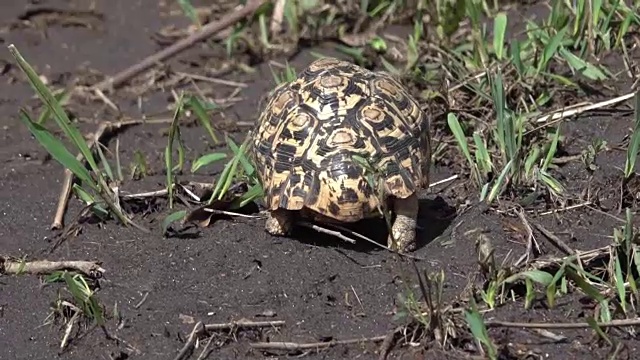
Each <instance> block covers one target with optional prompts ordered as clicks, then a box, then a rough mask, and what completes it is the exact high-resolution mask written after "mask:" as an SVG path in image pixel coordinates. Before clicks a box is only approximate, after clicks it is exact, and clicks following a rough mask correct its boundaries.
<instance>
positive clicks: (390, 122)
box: [363, 112, 396, 131]
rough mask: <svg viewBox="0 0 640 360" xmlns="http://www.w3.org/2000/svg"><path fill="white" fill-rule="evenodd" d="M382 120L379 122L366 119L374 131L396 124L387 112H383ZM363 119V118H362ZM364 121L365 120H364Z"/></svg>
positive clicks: (389, 128) (388, 128) (390, 127)
mask: <svg viewBox="0 0 640 360" xmlns="http://www.w3.org/2000/svg"><path fill="white" fill-rule="evenodd" d="M383 114H384V115H383V116H384V120H382V121H380V122H373V121H367V123H368V124H369V125H370V126H371V127H372V128H373V130H375V131H384V130H391V129H393V128H394V127H395V126H396V123H395V121H394V120H393V118H392V117H391V115H389V114H388V113H386V112H384V113H383ZM363 120H364V119H363ZM365 121H366V120H365Z"/></svg>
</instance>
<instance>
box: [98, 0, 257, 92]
mask: <svg viewBox="0 0 640 360" xmlns="http://www.w3.org/2000/svg"><path fill="white" fill-rule="evenodd" d="M266 2H267V0H251V1H249V2H248V3H247V5H245V6H243V7H242V8H240V9H239V10H232V11H230V12H229V13H227V14H225V15H223V16H222V18H221V20H219V21H216V22H212V23H209V24H207V25H205V26H203V27H202V28H200V29H199V30H198V31H196V32H194V33H193V34H191V35H189V36H188V37H186V38H184V39H180V40H179V41H176V42H175V43H173V44H172V45H170V46H168V47H166V48H164V49H162V50H160V51H158V52H157V53H155V54H153V55H150V56H148V57H146V58H145V59H143V60H142V61H140V62H139V63H137V64H134V65H132V66H130V67H128V68H126V69H125V70H123V71H121V72H119V73H117V74H116V75H114V76H110V77H107V78H106V79H105V80H103V81H101V82H99V83H98V84H96V85H94V86H93V87H92V88H93V89H94V90H102V91H111V90H113V89H115V88H117V87H119V86H120V85H122V84H123V83H125V82H126V81H128V80H130V79H131V78H133V77H134V76H136V75H138V74H140V73H142V72H144V71H146V70H148V69H149V68H151V67H152V66H154V65H156V64H158V63H161V62H163V61H165V60H167V59H168V58H170V57H172V56H174V55H176V54H178V53H180V52H181V51H183V50H185V49H188V48H190V47H191V46H193V45H194V44H196V43H198V42H200V41H202V40H205V39H207V38H210V37H211V36H212V35H214V34H215V33H218V32H220V31H222V30H224V29H226V28H228V27H230V26H232V25H234V24H235V23H237V22H238V21H241V20H243V19H245V18H247V17H249V16H251V15H252V14H253V13H254V12H255V11H256V10H257V9H258V8H259V7H260V6H262V4H264V3H266Z"/></svg>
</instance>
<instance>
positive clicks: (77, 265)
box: [0, 255, 105, 278]
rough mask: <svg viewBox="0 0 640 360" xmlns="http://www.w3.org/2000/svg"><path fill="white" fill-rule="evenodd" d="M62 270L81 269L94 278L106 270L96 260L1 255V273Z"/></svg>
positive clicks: (38, 272)
mask: <svg viewBox="0 0 640 360" xmlns="http://www.w3.org/2000/svg"><path fill="white" fill-rule="evenodd" d="M62 270H70V271H79V272H82V273H84V274H85V275H87V276H90V277H92V278H97V277H100V276H102V273H104V272H105V269H103V268H102V267H100V263H98V262H94V261H48V260H37V261H22V260H19V259H15V258H12V257H8V256H3V255H0V274H7V275H20V274H30V275H44V274H51V273H53V272H55V271H62Z"/></svg>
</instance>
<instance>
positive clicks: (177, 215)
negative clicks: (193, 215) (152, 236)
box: [162, 210, 187, 236]
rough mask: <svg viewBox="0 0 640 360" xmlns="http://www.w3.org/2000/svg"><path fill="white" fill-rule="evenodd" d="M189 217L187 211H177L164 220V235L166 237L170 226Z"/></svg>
mask: <svg viewBox="0 0 640 360" xmlns="http://www.w3.org/2000/svg"><path fill="white" fill-rule="evenodd" d="M185 216H187V210H180V211H176V212H174V213H172V214H170V215H169V216H167V217H166V218H164V220H162V235H163V236H164V235H165V234H166V233H167V230H168V229H169V225H171V224H172V223H174V222H176V221H180V220H182V219H184V217H185Z"/></svg>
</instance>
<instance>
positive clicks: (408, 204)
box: [387, 194, 419, 253]
mask: <svg viewBox="0 0 640 360" xmlns="http://www.w3.org/2000/svg"><path fill="white" fill-rule="evenodd" d="M418 204H419V202H418V196H417V195H416V194H412V195H411V196H409V197H408V198H406V199H400V198H394V199H393V212H394V213H395V215H396V218H395V220H394V221H393V224H392V226H391V234H389V238H388V240H387V246H388V247H389V248H391V249H396V250H397V251H398V252H401V253H406V252H409V251H414V250H415V249H416V247H417V246H416V223H417V218H418V208H419V205H418ZM394 238H395V241H394ZM394 245H395V246H394Z"/></svg>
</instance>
